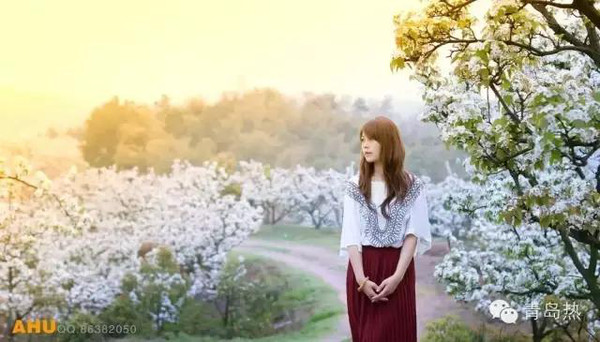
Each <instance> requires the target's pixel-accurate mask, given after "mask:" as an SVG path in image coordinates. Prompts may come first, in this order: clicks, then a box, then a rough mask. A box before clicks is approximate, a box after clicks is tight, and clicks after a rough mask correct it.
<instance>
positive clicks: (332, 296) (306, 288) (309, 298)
mask: <svg viewBox="0 0 600 342" xmlns="http://www.w3.org/2000/svg"><path fill="white" fill-rule="evenodd" d="M239 255H243V256H244V258H245V259H246V262H248V263H252V262H260V263H274V264H276V262H274V261H272V260H270V259H266V258H263V257H261V256H257V255H254V254H252V253H251V252H238V251H232V252H230V255H229V257H232V258H236V257H237V256H239ZM281 270H282V272H284V274H285V275H286V276H287V277H288V278H289V280H290V283H292V284H296V286H295V287H294V289H292V290H291V293H288V297H289V298H293V302H290V303H289V304H290V306H291V307H312V308H313V310H314V311H313V313H312V315H311V317H310V319H309V320H308V321H307V323H306V324H305V325H304V326H303V327H302V329H300V330H298V331H293V332H288V333H282V334H278V335H273V336H269V337H263V338H257V339H247V338H234V339H227V340H223V339H218V338H213V337H205V336H190V335H187V334H183V333H182V334H179V335H177V336H169V337H168V338H154V339H141V338H136V337H133V336H132V337H130V338H126V339H119V340H113V341H114V342H117V341H119V342H137V341H155V342H159V341H160V342H163V341H166V340H168V341H176V342H225V341H227V342H249V341H252V342H279V341H281V342H298V341H315V340H319V339H320V338H322V337H324V336H326V335H327V334H328V333H331V332H333V331H334V329H336V328H337V324H338V322H339V319H340V316H339V315H341V314H343V313H344V310H345V308H344V306H343V304H342V303H341V302H340V301H339V299H338V298H337V294H336V292H335V290H334V289H333V288H331V287H330V286H329V285H327V284H326V283H325V282H323V281H322V280H321V279H319V278H317V277H314V276H312V275H309V274H306V273H304V272H302V271H299V270H295V269H290V268H288V267H285V268H283V267H282V268H281Z"/></svg>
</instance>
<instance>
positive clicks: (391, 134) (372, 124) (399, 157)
mask: <svg viewBox="0 0 600 342" xmlns="http://www.w3.org/2000/svg"><path fill="white" fill-rule="evenodd" d="M363 134H364V135H365V136H367V137H368V138H369V139H373V140H377V142H378V143H379V144H380V145H381V151H380V153H379V160H380V161H381V163H382V166H383V176H384V178H385V184H386V187H387V194H388V196H387V197H386V198H385V200H384V201H383V202H382V203H381V214H382V215H383V216H384V217H385V218H386V219H389V218H390V216H389V213H388V212H387V209H386V208H387V206H388V205H389V203H390V202H391V201H392V200H393V199H394V198H397V201H403V200H404V198H405V196H406V193H407V192H408V189H409V188H410V186H411V185H412V179H411V178H410V176H409V173H408V171H405V170H404V157H405V156H406V153H405V150H404V143H403V142H402V139H401V138H400V130H399V129H398V127H397V126H396V124H395V123H394V122H393V121H392V120H390V119H388V118H387V117H385V116H377V117H375V118H374V119H371V120H369V121H367V122H366V123H365V124H364V125H363V126H362V128H361V129H360V131H359V132H358V139H359V140H360V138H361V136H362V135H363ZM374 172H375V163H369V162H367V160H366V159H365V155H364V152H363V149H362V144H361V149H360V174H359V177H358V186H359V188H360V191H361V192H362V194H363V195H364V196H365V198H366V199H367V203H368V205H369V207H370V206H371V179H372V177H373V173H374Z"/></svg>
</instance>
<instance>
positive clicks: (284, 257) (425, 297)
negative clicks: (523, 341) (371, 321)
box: [238, 239, 489, 342]
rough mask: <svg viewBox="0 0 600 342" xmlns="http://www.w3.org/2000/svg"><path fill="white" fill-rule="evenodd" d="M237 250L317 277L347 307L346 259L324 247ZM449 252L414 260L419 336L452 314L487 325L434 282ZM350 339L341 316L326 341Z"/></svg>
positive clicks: (249, 244)
mask: <svg viewBox="0 0 600 342" xmlns="http://www.w3.org/2000/svg"><path fill="white" fill-rule="evenodd" d="M238 248H240V249H245V250H248V251H251V252H252V253H255V254H259V255H262V256H265V257H268V258H272V259H274V260H277V261H280V262H283V263H285V264H287V265H289V266H290V267H294V268H297V269H301V270H304V271H306V272H308V273H312V274H314V275H316V276H318V277H319V278H321V279H323V281H325V282H326V283H327V284H329V285H330V286H331V287H333V288H334V289H335V290H336V291H337V292H338V298H339V299H340V301H341V302H342V303H344V306H346V285H345V284H346V282H345V280H346V268H347V265H348V259H347V258H342V257H340V256H338V255H337V254H336V253H334V252H333V251H331V250H328V249H325V248H323V247H317V246H310V245H300V244H295V243H291V242H287V241H277V242H274V241H266V240H257V239H249V240H247V241H245V242H244V243H243V244H242V245H241V246H239V247H238ZM446 252H447V250H446V247H445V245H444V244H443V243H436V244H434V246H433V247H432V249H431V250H430V251H428V252H427V253H426V254H425V255H421V256H418V257H417V258H416V259H415V262H416V264H415V267H416V273H417V274H416V275H417V280H416V288H417V294H416V295H417V330H418V335H419V337H420V336H422V334H423V333H424V330H425V324H426V323H427V322H429V321H432V320H435V319H438V318H441V317H443V316H445V315H446V314H450V313H453V314H456V315H458V316H459V317H461V318H462V319H463V320H464V321H465V322H467V323H468V324H470V325H471V326H473V327H476V326H477V325H478V324H479V323H481V322H483V321H485V322H488V320H487V319H486V318H485V317H484V316H483V315H481V314H477V313H475V312H473V310H472V309H471V308H469V307H468V306H467V305H466V304H461V303H456V302H455V301H454V300H453V299H452V298H450V297H449V296H448V295H446V294H445V293H444V290H443V286H442V285H440V284H438V283H437V282H436V281H435V279H434V277H433V271H434V267H435V265H436V263H438V262H439V261H440V260H441V258H442V257H443V255H444V254H445V253H446ZM488 323H489V322H488ZM349 337H350V327H349V323H348V315H347V313H346V314H344V315H343V316H342V317H341V319H340V322H339V324H338V329H337V331H336V332H335V333H333V334H331V335H329V336H327V337H326V338H325V339H324V340H323V341H331V342H340V341H344V340H348V341H349V340H350V339H349Z"/></svg>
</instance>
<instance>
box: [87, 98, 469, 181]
mask: <svg viewBox="0 0 600 342" xmlns="http://www.w3.org/2000/svg"><path fill="white" fill-rule="evenodd" d="M400 114H402V115H400ZM375 115H387V116H389V117H392V118H394V119H395V120H396V122H397V123H398V126H399V127H400V130H401V134H402V137H403V139H404V142H405V144H406V146H407V168H409V169H411V170H413V171H415V172H417V173H422V174H427V175H429V176H430V177H432V179H434V180H440V179H442V178H443V177H444V175H445V173H446V169H445V167H444V163H445V161H447V160H450V161H452V162H454V161H455V160H456V158H457V157H460V156H461V155H460V154H459V153H458V152H456V151H455V150H448V149H447V148H446V147H445V146H444V145H443V143H441V142H440V139H439V138H438V132H437V130H436V129H435V127H434V125H431V124H424V123H422V122H420V121H419V120H418V119H417V118H416V117H415V116H414V115H413V116H410V115H406V110H405V109H403V108H394V106H393V104H392V100H391V98H390V97H385V98H383V99H382V100H381V101H366V100H365V99H363V98H349V97H339V96H335V95H332V94H305V95H304V96H303V97H302V98H301V99H298V98H292V97H290V96H287V95H284V94H282V93H280V92H278V91H276V90H273V89H254V90H252V91H248V92H246V93H242V94H238V93H235V94H224V95H223V96H222V98H221V99H220V100H219V101H217V102H216V103H213V104H208V103H206V102H205V101H203V100H202V99H190V100H188V101H187V103H186V104H184V105H175V104H173V103H172V102H171V101H170V99H169V98H168V97H167V96H163V97H162V98H161V99H160V101H157V102H155V103H154V104H152V105H143V104H137V103H134V102H132V101H122V100H120V99H119V98H118V97H114V98H113V99H111V100H110V101H108V102H106V103H104V104H102V105H100V106H98V107H96V108H95V109H94V110H93V111H92V112H91V114H90V115H89V118H88V119H87V121H86V123H85V125H84V127H83V128H82V130H81V131H80V134H79V137H78V138H79V139H80V141H81V150H82V155H83V158H84V159H85V160H86V162H87V163H89V165H90V166H93V167H103V166H108V165H112V164H116V165H117V166H118V167H119V168H121V169H126V168H131V167H134V166H137V167H138V168H139V169H140V170H142V171H143V170H146V169H147V168H149V167H152V168H154V170H155V171H156V172H159V173H162V172H167V171H168V170H169V167H170V165H171V164H172V161H173V160H174V159H185V160H189V161H190V162H191V163H192V164H194V165H199V164H200V163H202V162H203V161H207V160H216V161H219V162H221V163H223V164H224V165H233V164H234V163H235V162H236V161H239V160H248V159H254V160H257V161H260V162H263V163H268V164H270V165H273V166H278V167H286V168H287V167H294V166H295V165H297V164H302V165H306V166H313V167H315V168H318V169H324V168H333V169H336V170H343V169H344V168H345V167H346V166H348V165H349V164H350V163H351V162H357V161H358V153H359V139H358V130H359V129H360V127H361V125H362V124H363V123H364V122H365V121H366V120H368V119H369V118H370V117H373V116H375ZM433 157H435V158H433ZM456 169H457V170H456V171H458V172H459V173H461V171H462V170H461V166H460V165H459V164H457V166H456Z"/></svg>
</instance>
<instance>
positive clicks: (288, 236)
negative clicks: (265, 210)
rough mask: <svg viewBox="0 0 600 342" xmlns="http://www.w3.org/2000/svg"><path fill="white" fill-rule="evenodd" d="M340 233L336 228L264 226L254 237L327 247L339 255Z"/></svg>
mask: <svg viewBox="0 0 600 342" xmlns="http://www.w3.org/2000/svg"><path fill="white" fill-rule="evenodd" d="M340 233H341V232H340V230H339V229H335V228H321V229H315V228H314V227H306V226H297V225H264V226H262V227H261V228H260V230H259V231H258V232H257V233H255V234H254V235H252V237H254V238H257V239H263V240H269V241H289V242H292V243H297V244H304V245H312V246H319V247H325V248H327V249H329V250H331V251H333V252H335V253H337V252H338V250H339V245H340Z"/></svg>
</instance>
